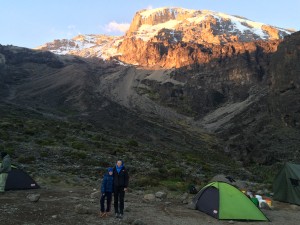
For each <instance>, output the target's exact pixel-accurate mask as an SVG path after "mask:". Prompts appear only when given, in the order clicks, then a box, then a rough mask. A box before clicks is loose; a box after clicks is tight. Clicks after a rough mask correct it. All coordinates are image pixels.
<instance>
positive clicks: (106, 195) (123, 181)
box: [100, 160, 129, 219]
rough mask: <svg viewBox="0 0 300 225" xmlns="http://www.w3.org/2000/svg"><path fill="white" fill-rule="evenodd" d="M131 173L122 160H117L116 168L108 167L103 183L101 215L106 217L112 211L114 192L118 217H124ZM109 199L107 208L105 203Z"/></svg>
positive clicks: (116, 215)
mask: <svg viewBox="0 0 300 225" xmlns="http://www.w3.org/2000/svg"><path fill="white" fill-rule="evenodd" d="M128 182H129V175H128V172H127V169H126V168H125V166H124V163H123V161H122V160H117V163H116V165H115V166H114V168H111V167H110V168H108V171H107V173H106V174H105V175H104V177H103V180H102V184H101V199H100V210H101V212H100V217H105V216H107V215H108V213H110V211H111V201H112V193H113V194H114V210H115V217H116V218H120V219H122V218H123V215H124V198H125V192H126V191H127V188H128ZM105 199H106V201H107V207H106V210H105V207H104V205H105V204H104V203H105Z"/></svg>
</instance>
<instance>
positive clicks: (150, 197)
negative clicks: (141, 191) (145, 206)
mask: <svg viewBox="0 0 300 225" xmlns="http://www.w3.org/2000/svg"><path fill="white" fill-rule="evenodd" d="M144 200H146V201H150V202H152V201H155V195H154V194H146V195H144Z"/></svg>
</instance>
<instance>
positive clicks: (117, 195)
mask: <svg viewBox="0 0 300 225" xmlns="http://www.w3.org/2000/svg"><path fill="white" fill-rule="evenodd" d="M124 197H125V191H124V187H117V186H115V187H114V207H115V213H121V214H123V212H124ZM119 207H120V208H119Z"/></svg>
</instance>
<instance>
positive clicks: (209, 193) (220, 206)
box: [193, 181, 269, 221]
mask: <svg viewBox="0 0 300 225" xmlns="http://www.w3.org/2000/svg"><path fill="white" fill-rule="evenodd" d="M193 203H194V204H195V206H196V209H198V210H200V211H202V212H204V213H207V214H208V215H210V216H212V217H215V218H217V219H220V220H255V221H269V220H268V218H267V217H266V216H265V215H264V214H263V213H262V212H261V211H260V209H259V208H257V207H256V206H255V204H254V203H253V202H252V201H251V200H250V199H249V198H248V197H247V196H246V195H245V194H244V193H242V192H241V191H240V190H238V189H237V188H235V187H234V186H232V185H230V184H227V183H225V182H219V181H217V182H212V183H210V184H208V185H206V186H205V187H204V188H202V189H201V190H200V192H199V193H198V194H197V195H196V196H195V198H194V199H193Z"/></svg>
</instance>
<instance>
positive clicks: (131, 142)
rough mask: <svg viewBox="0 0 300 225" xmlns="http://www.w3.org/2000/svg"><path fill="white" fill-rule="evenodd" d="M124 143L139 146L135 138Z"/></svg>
mask: <svg viewBox="0 0 300 225" xmlns="http://www.w3.org/2000/svg"><path fill="white" fill-rule="evenodd" d="M126 144H127V145H128V146H131V147H138V146H139V143H138V142H137V141H135V140H129V141H128V142H127V143H126Z"/></svg>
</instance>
